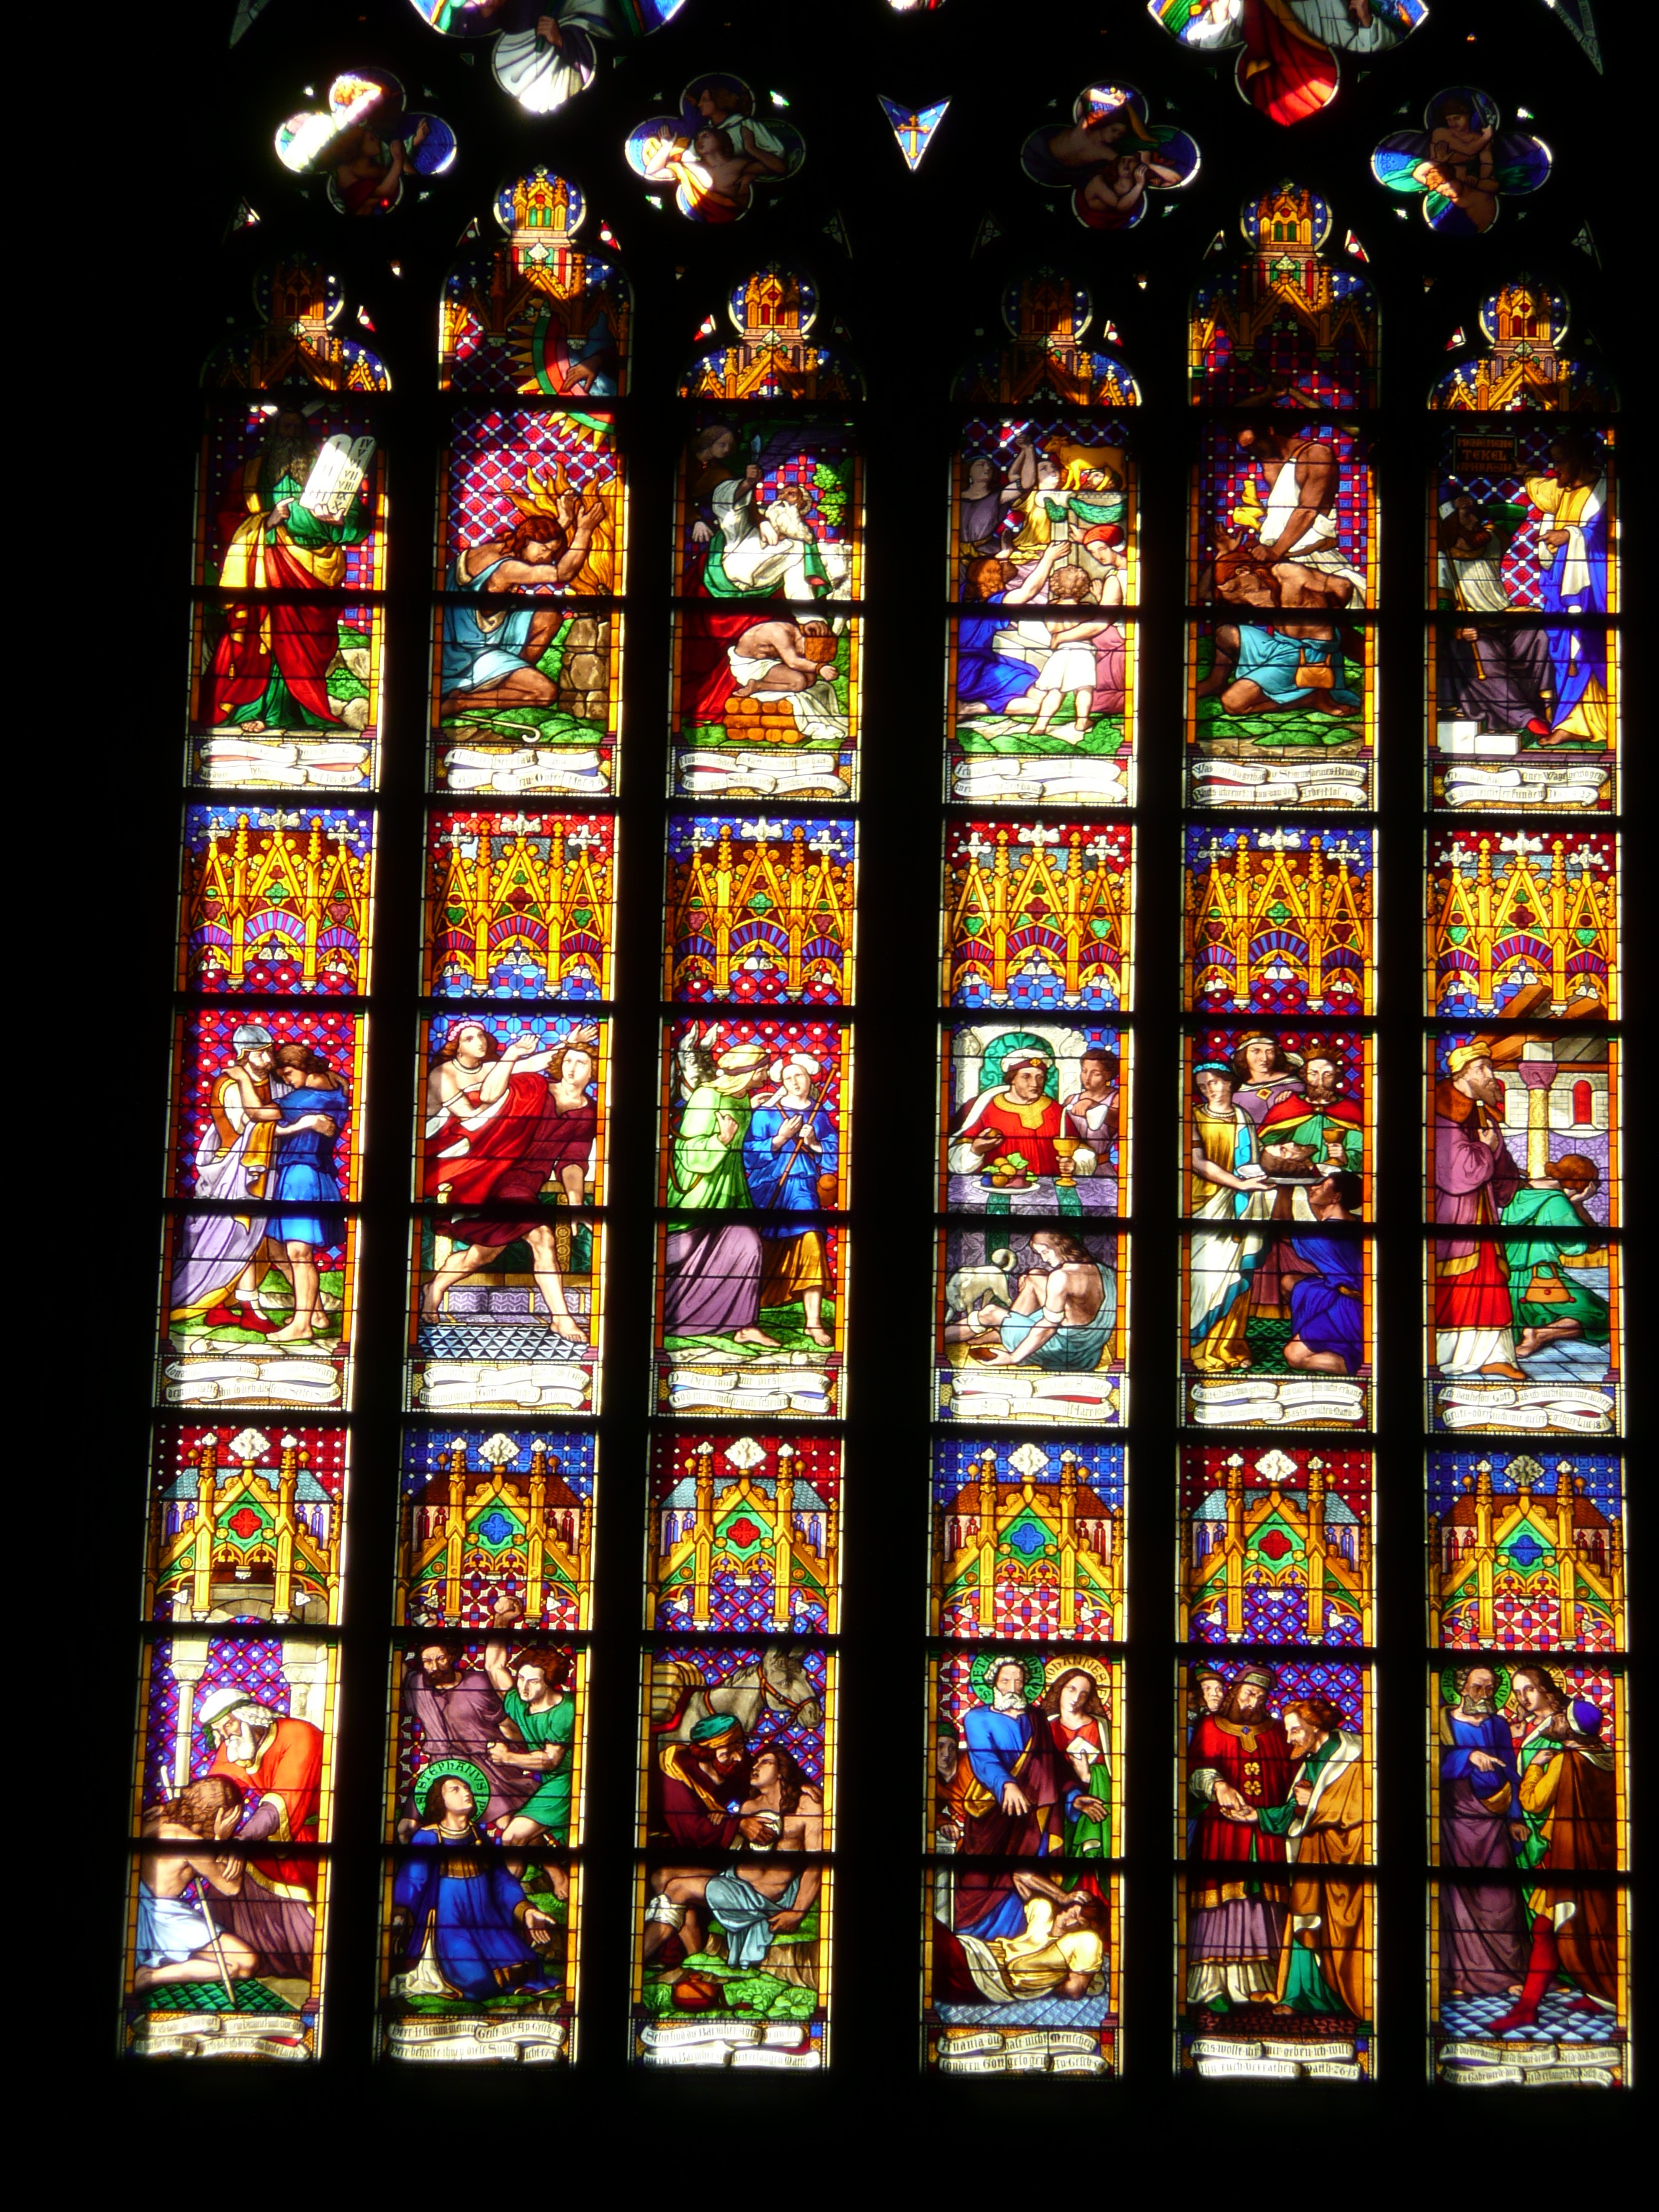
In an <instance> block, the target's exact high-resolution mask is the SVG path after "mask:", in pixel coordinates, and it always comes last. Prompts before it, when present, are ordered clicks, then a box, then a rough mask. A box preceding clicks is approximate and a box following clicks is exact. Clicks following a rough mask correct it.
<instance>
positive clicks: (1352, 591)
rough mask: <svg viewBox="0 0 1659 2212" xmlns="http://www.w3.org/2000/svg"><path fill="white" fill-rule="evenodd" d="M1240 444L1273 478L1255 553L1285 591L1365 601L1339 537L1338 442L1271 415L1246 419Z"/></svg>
mask: <svg viewBox="0 0 1659 2212" xmlns="http://www.w3.org/2000/svg"><path fill="white" fill-rule="evenodd" d="M1238 443H1239V446H1240V448H1241V449H1242V450H1243V452H1244V453H1248V454H1249V457H1250V459H1252V460H1253V461H1254V462H1255V465H1256V466H1257V468H1258V469H1260V471H1261V474H1262V475H1263V476H1264V477H1266V478H1267V506H1266V508H1265V509H1264V511H1263V513H1262V516H1261V522H1260V524H1259V525H1258V526H1257V532H1256V540H1257V544H1258V545H1259V547H1260V551H1259V553H1258V555H1257V556H1256V557H1257V558H1258V559H1259V560H1260V562H1261V564H1262V565H1263V566H1264V567H1265V568H1271V569H1272V570H1273V574H1275V575H1276V576H1277V577H1278V579H1279V587H1280V591H1281V592H1283V593H1289V592H1292V591H1294V590H1296V589H1298V588H1299V589H1300V590H1302V591H1304V592H1323V594H1324V599H1325V604H1326V605H1331V606H1352V607H1363V606H1364V604H1365V580H1364V576H1363V575H1362V574H1360V572H1359V571H1358V569H1357V568H1352V567H1351V566H1350V565H1349V562H1348V560H1347V558H1346V556H1345V554H1344V553H1343V551H1342V548H1341V544H1340V540H1339V538H1338V537H1337V529H1336V495H1337V491H1338V489H1339V486H1340V478H1341V465H1340V462H1339V461H1338V459H1337V455H1336V448H1335V447H1334V446H1332V445H1329V444H1328V443H1327V442H1326V441H1323V440H1322V439H1319V438H1310V437H1309V436H1307V435H1306V434H1305V433H1304V431H1302V430H1300V429H1298V428H1297V425H1296V423H1295V422H1294V421H1293V420H1292V419H1291V418H1289V417H1286V418H1285V419H1283V420H1281V419H1280V418H1279V416H1273V415H1256V416H1250V417H1249V419H1248V420H1247V421H1246V422H1243V423H1241V424H1240V426H1239V429H1238ZM1286 604H1300V605H1309V604H1310V601H1309V600H1307V599H1303V600H1301V601H1299V602H1297V601H1294V600H1287V601H1286Z"/></svg>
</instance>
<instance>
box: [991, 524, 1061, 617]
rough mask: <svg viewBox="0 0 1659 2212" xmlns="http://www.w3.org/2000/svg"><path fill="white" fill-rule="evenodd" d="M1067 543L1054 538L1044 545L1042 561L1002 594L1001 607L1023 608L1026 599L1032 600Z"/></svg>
mask: <svg viewBox="0 0 1659 2212" xmlns="http://www.w3.org/2000/svg"><path fill="white" fill-rule="evenodd" d="M1069 542H1070V541H1069V540H1068V539H1066V538H1054V539H1053V540H1052V541H1051V542H1050V543H1049V544H1048V545H1046V546H1045V547H1044V548H1043V551H1042V559H1041V560H1040V561H1039V562H1037V564H1036V568H1033V569H1032V571H1031V573H1030V575H1029V576H1026V577H1024V578H1023V579H1022V580H1021V581H1020V582H1018V584H1014V585H1012V586H1010V587H1009V589H1008V590H1007V591H1006V592H1004V593H1003V595H1002V604H1003V605H1004V606H1005V607H1023V606H1024V605H1025V603H1026V601H1027V600H1028V599H1035V598H1036V595H1037V593H1038V592H1040V591H1041V590H1042V586H1043V585H1044V584H1045V583H1047V581H1048V571H1049V570H1050V569H1051V568H1053V567H1054V564H1055V562H1057V561H1058V560H1059V559H1060V556H1061V555H1062V554H1063V553H1065V552H1066V550H1067V549H1068V545H1069Z"/></svg>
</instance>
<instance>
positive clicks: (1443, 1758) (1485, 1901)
mask: <svg viewBox="0 0 1659 2212" xmlns="http://www.w3.org/2000/svg"><path fill="white" fill-rule="evenodd" d="M1496 1697H1497V1677H1496V1675H1495V1674H1494V1673H1493V1671H1492V1668H1490V1667H1489V1666H1487V1665H1486V1663H1485V1662H1483V1661H1480V1660H1477V1661H1476V1662H1474V1665H1473V1666H1470V1667H1467V1668H1463V1669H1462V1670H1461V1671H1460V1673H1459V1675H1458V1678H1457V1701H1456V1703H1455V1704H1454V1705H1443V1706H1442V1707H1441V1709H1440V1861H1441V1864H1442V1865H1443V1866H1447V1867H1462V1868H1469V1869H1477V1870H1479V1869H1491V1870H1492V1871H1493V1872H1500V1871H1501V1872H1502V1873H1504V1874H1508V1873H1510V1872H1512V1870H1513V1869H1514V1867H1515V1864H1516V1846H1517V1844H1518V1843H1519V1841H1520V1839H1521V1838H1522V1836H1524V1834H1525V1832H1526V1828H1525V1823H1524V1822H1523V1821H1522V1818H1521V1807H1520V1796H1521V1773H1520V1769H1519V1766H1518V1765H1517V1764H1516V1756H1515V1742H1514V1739H1513V1738H1512V1736H1511V1735H1510V1728H1509V1723H1508V1722H1507V1721H1506V1720H1505V1719H1504V1717H1503V1715H1502V1714H1501V1713H1499V1712H1498V1711H1496V1710H1495V1706H1496ZM1440 1945H1441V1971H1442V1973H1443V1977H1444V1980H1445V1986H1446V1991H1447V1994H1448V1995H1449V1996H1507V1995H1510V1994H1512V1993H1513V1992H1514V1991H1515V1990H1517V1989H1518V1988H1519V1986H1520V1984H1521V1978H1522V1972H1523V1971H1524V1969H1525V1966H1526V1960H1527V1929H1526V1919H1525V1913H1524V1911H1523V1900H1522V1893H1521V1891H1520V1889H1519V1888H1518V1887H1516V1884H1515V1883H1514V1882H1512V1881H1446V1882H1443V1883H1442V1884H1441V1886H1440Z"/></svg>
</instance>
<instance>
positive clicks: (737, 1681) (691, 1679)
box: [651, 1644, 823, 1743]
mask: <svg viewBox="0 0 1659 2212" xmlns="http://www.w3.org/2000/svg"><path fill="white" fill-rule="evenodd" d="M676 1711H678V1719H676V1720H675V1721H674V1724H673V1726H672V1727H670V1726H669V1725H668V1723H669V1720H670V1717H671V1716H672V1715H673V1714H675V1712H676ZM763 1711H773V1712H781V1713H787V1714H788V1715H789V1716H790V1717H791V1720H792V1722H793V1724H794V1725H795V1726H796V1727H798V1728H807V1729H811V1728H817V1725H818V1723H819V1722H820V1721H822V1719H823V1704H822V1702H821V1701H820V1699H819V1697H818V1693H817V1687H816V1686H815V1685H814V1683H813V1680H812V1678H811V1675H810V1674H808V1673H807V1671H806V1668H805V1662H804V1661H803V1659H802V1656H801V1647H800V1646H799V1645H798V1644H766V1645H765V1646H764V1647H763V1650H762V1652H761V1656H760V1660H759V1663H758V1664H757V1665H750V1666H747V1667H741V1668H738V1671H737V1673H736V1674H728V1675H726V1677H725V1678H724V1680H720V1681H716V1682H709V1681H706V1680H704V1679H703V1677H702V1674H700V1673H699V1672H698V1670H697V1668H696V1666H694V1665H693V1663H692V1662H690V1660H689V1659H673V1660H671V1661H669V1662H668V1663H667V1665H666V1666H664V1667H659V1668H655V1669H654V1670H653V1674H652V1692H651V1720H652V1725H653V1729H656V1730H658V1731H659V1733H658V1735H657V1736H656V1741H658V1742H659V1743H685V1742H687V1741H690V1735H691V1731H692V1729H694V1728H696V1725H697V1723H698V1722H699V1721H703V1720H707V1719H708V1717H710V1715H711V1714H719V1715H720V1716H721V1717H724V1718H726V1719H730V1720H734V1721H736V1723H737V1724H738V1727H739V1728H740V1729H742V1730H743V1733H744V1740H745V1741H747V1739H748V1738H749V1737H750V1736H751V1735H753V1734H754V1730H755V1723H756V1722H757V1720H758V1719H759V1718H760V1717H761V1714H762V1713H763Z"/></svg>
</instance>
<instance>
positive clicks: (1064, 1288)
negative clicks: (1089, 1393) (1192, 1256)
mask: <svg viewBox="0 0 1659 2212" xmlns="http://www.w3.org/2000/svg"><path fill="white" fill-rule="evenodd" d="M1116 1316H1117V1294H1116V1285H1115V1283H1114V1281H1113V1279H1112V1278H1111V1276H1110V1275H1109V1274H1107V1273H1105V1272H1104V1271H1103V1269H1102V1267H1100V1266H1099V1264H1098V1262H1097V1261H1096V1260H1095V1259H1094V1258H1093V1257H1092V1255H1091V1254H1090V1252H1089V1251H1088V1249H1087V1248H1086V1247H1085V1246H1084V1245H1082V1244H1079V1242H1078V1241H1077V1239H1076V1238H1075V1237H1068V1236H1067V1235H1066V1231H1064V1230H1063V1229H1039V1230H1038V1231H1036V1234H1035V1235H1034V1236H1033V1237H1032V1238H1031V1244H1030V1262H1029V1264H1028V1266H1027V1267H1026V1270H1025V1273H1024V1274H1023V1275H1022V1276H1021V1277H1020V1282H1019V1288H1018V1291H1015V1293H1014V1302H1013V1304H1012V1306H1004V1305H1000V1304H998V1303H997V1301H996V1300H995V1299H994V1298H987V1300H985V1302H984V1303H983V1304H982V1305H981V1306H980V1308H979V1309H978V1310H977V1311H976V1312H975V1313H973V1314H970V1315H969V1324H970V1325H971V1328H970V1330H969V1333H975V1332H977V1331H979V1330H981V1329H986V1328H994V1329H996V1330H997V1331H998V1332H999V1334H1000V1336H1001V1339H1002V1341H1001V1343H1000V1346H998V1347H997V1349H996V1350H995V1351H994V1352H992V1353H991V1354H990V1356H989V1358H988V1359H987V1362H986V1364H987V1365H989V1366H992V1367H1023V1366H1026V1365H1030V1366H1032V1367H1036V1368H1041V1369H1042V1370H1046V1371H1048V1372H1056V1373H1066V1374H1092V1373H1093V1372H1094V1370H1095V1369H1096V1368H1097V1366H1098V1365H1099V1364H1100V1359H1101V1355H1102V1353H1103V1352H1104V1351H1105V1349H1106V1347H1107V1345H1108V1344H1109V1341H1110V1340H1111V1334H1112V1323H1113V1322H1114V1320H1115V1318H1116Z"/></svg>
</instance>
